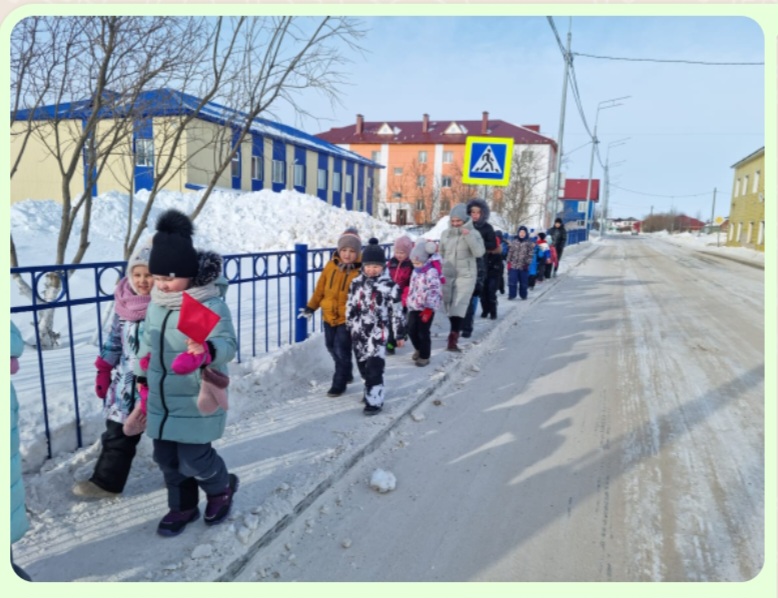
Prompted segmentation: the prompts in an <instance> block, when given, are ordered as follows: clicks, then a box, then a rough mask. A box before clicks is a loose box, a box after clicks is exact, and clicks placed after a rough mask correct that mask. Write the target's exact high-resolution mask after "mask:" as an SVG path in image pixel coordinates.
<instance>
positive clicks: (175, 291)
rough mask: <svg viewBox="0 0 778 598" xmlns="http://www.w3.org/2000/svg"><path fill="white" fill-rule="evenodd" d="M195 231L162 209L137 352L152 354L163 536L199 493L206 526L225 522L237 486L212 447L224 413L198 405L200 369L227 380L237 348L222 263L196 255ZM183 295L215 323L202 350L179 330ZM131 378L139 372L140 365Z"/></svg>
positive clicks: (188, 513)
mask: <svg viewBox="0 0 778 598" xmlns="http://www.w3.org/2000/svg"><path fill="white" fill-rule="evenodd" d="M193 232H194V231H193V226H192V223H191V221H190V220H189V218H187V217H186V216H185V215H184V214H182V213H181V212H178V211H176V210H168V211H167V212H165V213H164V214H162V215H161V216H160V218H159V220H158V221H157V233H156V234H155V235H154V240H153V243H152V247H151V255H150V256H149V271H150V272H151V274H152V275H153V276H154V283H155V286H154V288H153V289H152V290H151V303H150V304H149V308H148V312H147V314H146V324H145V329H144V331H143V336H142V337H141V343H140V350H139V351H138V354H139V355H144V356H145V355H146V354H147V353H149V352H150V353H151V356H150V359H149V360H148V372H147V377H148V402H147V411H148V413H147V425H146V434H148V435H149V436H150V437H151V438H152V439H153V441H154V461H155V462H156V463H157V464H158V465H159V467H160V469H161V470H162V474H163V475H164V478H165V485H166V486H167V494H168V506H169V508H170V511H169V512H168V513H167V515H165V516H164V517H163V518H162V520H161V521H160V522H159V525H158V526H157V533H159V534H160V535H162V536H176V535H178V534H180V533H181V532H182V531H183V530H184V528H185V527H186V525H187V524H188V523H191V522H192V521H194V520H196V519H197V518H198V517H199V516H200V511H199V509H198V508H197V505H198V502H199V489H198V487H199V488H202V489H203V491H204V492H205V494H206V496H207V498H208V504H207V506H206V508H205V517H204V519H205V523H206V525H216V524H217V523H221V522H222V521H224V520H225V519H226V518H227V515H228V514H229V512H230V508H231V506H232V501H233V497H234V495H235V492H236V491H237V490H238V483H239V480H238V476H236V475H235V474H232V473H229V472H228V471H227V467H226V466H225V464H224V461H223V460H222V458H221V457H220V456H219V455H218V454H217V453H216V451H215V450H214V449H213V447H212V446H211V442H213V441H214V440H218V439H219V438H221V436H222V434H223V432H224V426H225V422H226V420H227V413H226V412H225V411H224V409H221V408H218V409H216V410H215V411H214V412H213V413H211V414H210V415H204V414H203V413H201V412H200V410H199V408H198V404H197V403H198V395H199V392H200V385H201V376H202V374H201V372H200V371H199V370H200V368H202V367H205V366H208V367H210V368H213V369H214V370H216V371H219V372H222V373H226V371H227V363H229V362H230V361H232V359H233V357H235V351H236V348H237V342H236V339H235V329H234V328H233V325H232V317H231V316H230V310H229V308H228V307H227V305H226V303H225V302H224V295H225V294H226V292H227V280H226V279H225V278H224V277H223V276H222V275H221V271H222V259H221V256H219V255H218V254H215V253H213V252H210V251H197V250H195V248H194V246H193V245H192V233H193ZM184 291H186V292H187V294H188V295H189V296H190V297H191V298H193V299H195V300H197V301H199V302H200V303H202V304H203V305H204V306H206V307H207V308H209V309H210V310H211V311H213V312H215V313H216V314H218V315H219V317H220V320H219V322H218V323H217V324H216V327H215V328H214V329H213V330H212V331H211V333H210V334H209V335H208V339H207V340H206V342H205V343H203V344H199V343H196V342H195V341H193V340H192V339H189V338H187V337H185V336H184V335H183V334H182V333H181V332H179V330H178V320H179V316H180V313H181V303H182V301H183V292H184ZM138 361H139V362H140V360H138ZM136 373H137V374H138V375H139V376H140V375H141V374H142V373H143V372H142V370H141V367H140V364H138V367H136ZM139 382H142V380H141V379H139Z"/></svg>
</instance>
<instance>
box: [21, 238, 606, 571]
mask: <svg viewBox="0 0 778 598" xmlns="http://www.w3.org/2000/svg"><path fill="white" fill-rule="evenodd" d="M595 248H596V243H595V244H588V243H585V244H582V245H575V246H571V247H570V248H569V249H568V250H567V251H566V252H565V255H564V259H563V260H562V268H561V271H562V273H563V274H562V276H564V272H565V271H567V270H568V269H573V268H575V267H576V265H577V264H579V263H580V262H581V261H583V260H584V259H586V258H587V257H588V256H589V255H590V254H591V253H592V252H593V251H594V250H595ZM558 280H560V279H552V280H550V281H546V282H544V283H542V284H540V285H538V286H537V287H536V289H535V290H534V291H532V292H531V293H530V298H529V300H528V301H518V300H517V301H512V302H508V301H507V300H506V297H507V295H500V296H499V297H500V299H501V301H500V306H499V319H498V320H496V321H491V320H485V319H481V318H480V317H478V315H479V314H476V323H475V332H474V335H473V337H472V338H471V339H467V340H464V341H463V342H461V343H460V345H461V346H462V347H463V349H464V352H463V353H462V354H453V353H448V352H446V351H445V341H446V336H447V333H448V319H447V318H446V317H445V314H444V313H439V314H437V315H436V318H435V322H434V325H433V353H432V359H431V363H430V365H429V366H428V367H425V368H419V367H416V366H415V364H414V362H413V361H412V360H411V358H410V355H411V353H412V348H411V347H410V344H409V345H407V346H406V347H404V348H402V349H399V350H398V352H397V355H395V356H392V357H388V358H387V370H386V375H385V383H386V387H387V399H386V405H385V408H384V411H383V412H382V413H381V414H379V415H378V416H375V417H371V418H366V417H365V416H364V415H363V414H362V402H361V397H362V387H361V384H360V383H359V382H357V383H354V384H352V385H351V386H349V389H348V393H347V394H346V395H344V396H342V397H338V398H334V399H333V398H328V397H327V396H326V390H327V388H328V387H329V383H330V379H331V375H332V371H331V370H332V360H331V358H330V356H329V355H328V354H327V352H326V349H325V348H324V341H323V338H322V337H321V335H317V336H315V337H314V338H312V339H309V340H308V341H307V342H305V343H301V344H298V345H292V346H289V347H284V348H283V349H281V350H279V351H277V352H276V353H273V354H271V355H267V356H263V357H258V358H256V359H253V360H249V361H246V362H243V363H240V364H233V365H232V366H231V375H232V383H231V386H230V389H231V398H230V401H231V405H232V411H231V413H230V417H229V418H228V427H227V430H226V432H225V435H224V437H223V438H222V439H221V440H220V441H219V442H217V443H214V445H215V447H216V448H217V449H218V450H219V453H220V454H221V455H222V457H223V458H224V460H225V462H226V463H227V466H228V468H229V469H230V471H232V472H234V473H236V474H237V475H238V476H239V477H240V480H241V485H240V490H239V491H238V493H237V494H236V499H235V504H234V507H233V511H232V513H231V515H230V518H229V521H228V522H227V523H225V524H222V525H219V526H216V527H213V528H209V527H206V526H205V525H204V524H203V522H202V520H199V521H197V522H195V523H193V524H190V525H189V526H188V527H187V529H186V530H185V531H184V533H182V534H181V535H180V536H178V537H176V538H162V537H160V536H158V535H157V534H156V533H155V530H156V526H157V523H158V521H159V519H160V517H161V516H162V515H163V514H164V513H165V512H166V511H167V506H166V495H165V491H164V488H163V485H162V477H161V474H160V473H159V470H158V468H157V466H156V465H155V464H154V462H153V461H152V458H151V441H150V440H149V439H148V438H145V437H144V439H143V441H142V442H141V444H140V445H139V454H138V457H137V458H136V461H135V463H134V464H133V471H132V474H131V476H130V480H129V482H128V484H127V487H126V489H125V492H124V494H123V495H122V496H121V497H118V498H115V499H107V500H102V501H78V500H76V499H75V497H73V496H72V495H71V493H70V488H71V486H72V485H73V483H74V481H77V480H80V479H84V478H86V477H88V476H89V475H90V473H91V470H92V468H93V466H94V460H95V458H96V456H97V452H98V449H99V446H98V443H95V444H94V445H92V446H91V447H89V448H87V449H83V450H81V451H78V452H77V453H75V454H73V455H68V456H66V457H62V458H59V459H54V460H52V461H51V462H48V463H47V464H46V465H45V467H44V468H43V470H42V471H41V473H39V474H35V475H32V476H27V477H26V478H25V484H26V487H27V492H28V508H29V510H30V512H31V516H32V517H31V518H32V529H31V531H30V532H29V533H28V534H27V535H26V536H25V538H23V540H21V541H20V542H19V543H17V544H16V545H14V556H15V559H16V561H17V562H18V563H19V564H20V565H22V566H23V567H24V568H25V569H26V570H27V571H28V572H29V573H30V574H31V576H32V577H33V579H35V580H36V581H229V580H231V579H233V578H234V576H235V575H236V574H237V572H238V571H239V570H240V569H241V567H242V566H243V565H244V564H245V563H246V562H247V561H248V560H249V559H250V558H252V557H253V556H254V555H255V554H256V553H257V552H258V551H260V550H261V549H262V547H263V546H266V545H267V544H268V543H269V542H271V541H272V540H273V538H275V537H276V536H277V535H278V533H279V532H280V531H281V530H282V529H284V528H285V527H286V526H288V525H289V524H290V523H291V522H292V521H294V520H295V519H296V518H298V517H312V515H311V514H310V513H307V512H306V509H307V508H308V507H309V506H310V505H311V503H312V502H313V501H314V500H315V499H316V498H317V497H318V496H319V495H320V494H321V493H322V492H324V491H325V490H326V489H327V488H329V487H330V486H331V485H332V484H333V483H334V482H335V481H337V480H338V479H340V478H341V477H342V476H343V475H344V474H345V473H346V472H347V471H348V470H349V469H350V468H351V467H353V466H354V464H355V463H357V462H358V461H359V460H360V459H361V458H362V457H363V456H364V455H366V454H368V453H370V452H371V451H373V450H374V449H375V448H376V447H377V446H378V445H379V444H381V443H382V442H384V441H386V440H387V439H388V440H389V442H391V438H392V434H393V429H394V428H395V426H396V425H397V424H398V422H399V421H400V420H401V419H403V418H405V417H412V418H414V419H417V420H420V419H422V418H424V417H432V416H433V412H434V410H435V409H436V408H437V406H436V405H435V404H434V403H433V402H432V401H426V402H425V399H427V398H428V397H430V395H431V394H432V393H433V392H434V391H435V390H436V389H437V388H438V387H439V386H440V385H441V384H442V383H443V382H444V381H445V380H447V379H448V378H449V377H451V376H461V377H465V376H467V375H468V374H467V372H468V371H477V370H478V366H477V364H478V363H479V362H480V361H481V360H482V359H483V358H484V357H485V355H486V354H487V353H488V351H489V350H490V349H492V348H493V347H491V346H490V344H489V342H488V339H489V336H490V332H491V331H492V330H494V328H495V327H496V326H501V325H510V324H512V323H515V322H517V321H518V320H519V319H520V318H521V317H522V315H523V314H524V313H525V312H526V310H528V309H529V308H530V306H532V305H533V304H534V303H536V302H538V301H539V300H541V299H542V297H543V296H544V295H545V294H546V293H548V292H550V291H551V290H552V289H553V288H554V287H555V286H556V283H557V281H558ZM204 504H205V501H204V500H201V504H200V507H201V509H202V508H204ZM307 520H308V519H306V521H307Z"/></svg>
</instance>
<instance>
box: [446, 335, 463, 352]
mask: <svg viewBox="0 0 778 598" xmlns="http://www.w3.org/2000/svg"><path fill="white" fill-rule="evenodd" d="M458 340H459V333H458V332H449V334H448V346H447V347H446V351H453V352H455V353H461V352H462V349H460V348H459V347H457V341H458Z"/></svg>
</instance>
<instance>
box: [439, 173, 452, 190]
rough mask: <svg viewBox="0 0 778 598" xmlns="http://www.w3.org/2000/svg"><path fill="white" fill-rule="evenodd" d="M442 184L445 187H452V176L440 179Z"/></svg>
mask: <svg viewBox="0 0 778 598" xmlns="http://www.w3.org/2000/svg"><path fill="white" fill-rule="evenodd" d="M440 186H441V187H443V188H444V189H450V188H451V177H450V176H444V177H443V178H441V179H440Z"/></svg>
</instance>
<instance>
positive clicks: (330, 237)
mask: <svg viewBox="0 0 778 598" xmlns="http://www.w3.org/2000/svg"><path fill="white" fill-rule="evenodd" d="M201 197H202V192H201V191H199V192H191V193H178V192H172V191H163V192H160V194H159V195H158V196H157V198H156V199H155V201H154V204H153V206H152V208H151V211H150V213H149V218H148V224H147V228H146V231H145V234H147V235H152V234H153V233H154V226H155V224H156V221H157V217H158V216H159V214H161V213H162V212H163V211H165V210H167V209H169V208H176V209H178V210H181V211H182V212H184V213H187V214H189V213H191V212H192V211H193V210H194V208H195V206H196V205H197V203H198V202H199V200H200V198H201ZM147 203H148V192H147V191H139V192H138V193H137V194H136V195H135V198H134V204H133V209H132V221H133V231H134V229H135V226H136V224H137V222H138V221H139V220H140V217H141V214H142V213H143V211H144V210H145V208H146V205H147ZM60 218H61V206H60V204H58V203H56V202H54V201H52V200H48V201H36V200H27V201H22V202H19V203H16V204H14V205H13V206H11V230H12V231H13V235H14V241H15V242H16V246H17V252H18V254H19V262H20V265H23V266H30V265H43V264H49V263H51V262H52V256H53V255H54V251H55V248H56V240H57V234H58V231H59V225H60ZM129 218H130V213H129V196H128V195H126V194H123V193H119V192H109V193H104V194H102V195H99V196H98V197H96V198H95V199H94V200H93V202H92V215H91V226H90V245H89V249H88V250H87V252H86V256H85V259H84V260H83V261H84V262H85V263H86V262H100V261H112V260H121V259H122V250H121V248H122V244H123V243H124V238H125V235H126V231H127V222H128V220H129ZM81 226H82V221H81V219H80V218H79V219H78V221H77V222H76V224H75V226H74V228H73V233H72V235H71V242H70V244H69V245H68V251H67V253H66V255H67V256H68V257H70V256H72V255H73V253H74V252H75V250H76V247H77V244H78V235H79V233H80V231H81ZM349 226H354V227H356V228H357V230H358V231H359V234H360V236H361V237H362V241H363V243H367V241H368V239H370V237H376V238H377V239H378V240H379V242H381V243H390V242H393V241H394V240H395V239H396V238H397V237H399V236H400V235H402V234H404V231H403V229H402V228H400V227H397V226H394V225H390V224H387V223H385V222H382V221H381V220H378V219H376V218H373V217H372V216H370V215H369V214H365V213H364V212H353V211H348V210H346V209H345V208H336V207H333V206H331V205H329V204H327V203H325V202H323V201H322V200H321V199H319V198H318V197H314V196H312V195H306V194H303V193H298V192H297V191H281V192H280V193H275V192H273V191H269V190H263V191H255V192H252V193H236V192H230V191H224V190H217V191H214V192H213V194H212V195H211V196H210V198H209V199H208V201H207V202H206V204H205V207H204V208H203V210H202V212H201V213H200V214H199V215H198V217H197V218H196V219H195V245H196V246H198V247H203V248H208V249H212V250H214V251H218V252H220V253H223V254H229V253H255V252H262V251H282V250H291V249H294V245H295V244H296V243H307V244H308V245H309V247H314V248H318V247H334V246H335V245H336V244H337V241H338V237H339V236H340V235H341V234H342V233H343V231H344V230H345V229H346V228H347V227H349ZM142 238H143V236H142Z"/></svg>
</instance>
